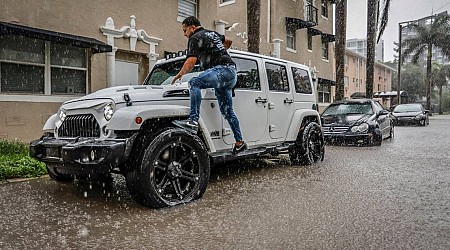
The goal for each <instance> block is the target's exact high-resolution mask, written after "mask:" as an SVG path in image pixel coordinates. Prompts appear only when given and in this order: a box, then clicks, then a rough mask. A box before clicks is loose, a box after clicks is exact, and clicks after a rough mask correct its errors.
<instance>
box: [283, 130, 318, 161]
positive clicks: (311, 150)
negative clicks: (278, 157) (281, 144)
mask: <svg viewBox="0 0 450 250" xmlns="http://www.w3.org/2000/svg"><path fill="white" fill-rule="evenodd" d="M324 155H325V142H324V138H323V133H322V129H321V127H320V125H319V124H317V123H316V122H310V123H308V125H306V127H305V129H304V130H303V133H302V134H299V135H298V137H297V145H296V146H295V147H294V148H293V149H292V150H291V151H290V152H289V157H290V159H291V162H292V164H294V165H311V164H314V163H317V162H319V161H323V159H324Z"/></svg>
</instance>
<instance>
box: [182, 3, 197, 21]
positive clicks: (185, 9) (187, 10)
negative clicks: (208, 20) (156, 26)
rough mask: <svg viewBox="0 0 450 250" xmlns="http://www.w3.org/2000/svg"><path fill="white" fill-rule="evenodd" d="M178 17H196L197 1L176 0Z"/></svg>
mask: <svg viewBox="0 0 450 250" xmlns="http://www.w3.org/2000/svg"><path fill="white" fill-rule="evenodd" d="M178 16H179V17H182V18H183V19H184V18H186V17H190V16H195V17H196V16H197V0H178Z"/></svg>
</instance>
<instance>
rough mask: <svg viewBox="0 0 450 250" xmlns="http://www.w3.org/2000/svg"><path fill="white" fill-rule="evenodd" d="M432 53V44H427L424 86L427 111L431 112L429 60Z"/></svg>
mask: <svg viewBox="0 0 450 250" xmlns="http://www.w3.org/2000/svg"><path fill="white" fill-rule="evenodd" d="M432 52H433V44H428V54H427V80H426V81H425V84H426V86H425V87H426V96H427V109H428V110H430V112H431V77H432V76H431V59H432V55H433V54H432Z"/></svg>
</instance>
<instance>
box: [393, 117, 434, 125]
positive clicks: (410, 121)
mask: <svg viewBox="0 0 450 250" xmlns="http://www.w3.org/2000/svg"><path fill="white" fill-rule="evenodd" d="M425 119H426V118H415V117H396V118H395V119H394V124H395V125H420V122H421V121H422V120H425Z"/></svg>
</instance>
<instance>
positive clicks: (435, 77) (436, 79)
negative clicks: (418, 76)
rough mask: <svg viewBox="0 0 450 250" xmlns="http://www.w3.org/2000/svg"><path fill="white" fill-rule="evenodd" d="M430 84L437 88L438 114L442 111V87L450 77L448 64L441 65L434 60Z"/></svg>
mask: <svg viewBox="0 0 450 250" xmlns="http://www.w3.org/2000/svg"><path fill="white" fill-rule="evenodd" d="M431 68H432V73H431V74H432V85H434V86H437V87H438V89H439V114H443V112H442V89H443V87H444V86H447V85H448V81H447V79H449V78H450V65H442V64H439V63H436V62H433V63H432V66H431Z"/></svg>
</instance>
